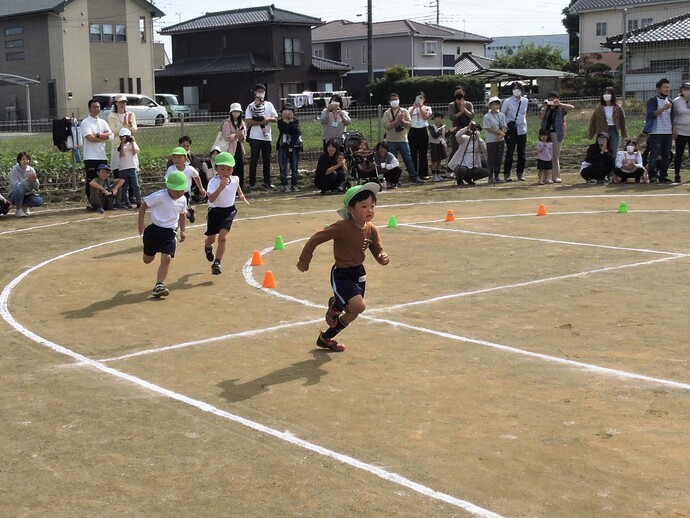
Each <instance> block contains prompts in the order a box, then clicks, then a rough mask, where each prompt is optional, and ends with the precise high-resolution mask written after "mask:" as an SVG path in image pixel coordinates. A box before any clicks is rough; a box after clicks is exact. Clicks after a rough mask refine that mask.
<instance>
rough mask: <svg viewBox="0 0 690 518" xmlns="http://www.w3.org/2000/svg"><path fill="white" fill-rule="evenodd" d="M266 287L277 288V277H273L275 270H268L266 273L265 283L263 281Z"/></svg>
mask: <svg viewBox="0 0 690 518" xmlns="http://www.w3.org/2000/svg"><path fill="white" fill-rule="evenodd" d="M263 287H264V288H275V287H276V278H275V277H273V272H272V271H271V270H268V271H267V272H266V274H265V275H264V283H263Z"/></svg>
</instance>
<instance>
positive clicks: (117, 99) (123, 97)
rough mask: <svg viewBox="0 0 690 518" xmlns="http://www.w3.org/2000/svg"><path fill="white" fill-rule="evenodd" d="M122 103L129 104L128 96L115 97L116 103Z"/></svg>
mask: <svg viewBox="0 0 690 518" xmlns="http://www.w3.org/2000/svg"><path fill="white" fill-rule="evenodd" d="M120 101H124V102H127V96H126V95H122V94H120V95H116V96H115V102H116V103H119V102H120Z"/></svg>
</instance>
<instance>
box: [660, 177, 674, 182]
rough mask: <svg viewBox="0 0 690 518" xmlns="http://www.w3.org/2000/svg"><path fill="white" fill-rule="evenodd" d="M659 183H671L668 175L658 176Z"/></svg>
mask: <svg viewBox="0 0 690 518" xmlns="http://www.w3.org/2000/svg"><path fill="white" fill-rule="evenodd" d="M659 183H673V182H672V181H671V179H670V178H669V177H668V176H662V177H661V178H659Z"/></svg>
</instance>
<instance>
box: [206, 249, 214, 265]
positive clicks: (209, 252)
mask: <svg viewBox="0 0 690 518" xmlns="http://www.w3.org/2000/svg"><path fill="white" fill-rule="evenodd" d="M204 252H206V259H208V262H209V263H212V262H213V261H215V259H216V257H215V256H214V255H213V247H212V246H209V247H206V246H204Z"/></svg>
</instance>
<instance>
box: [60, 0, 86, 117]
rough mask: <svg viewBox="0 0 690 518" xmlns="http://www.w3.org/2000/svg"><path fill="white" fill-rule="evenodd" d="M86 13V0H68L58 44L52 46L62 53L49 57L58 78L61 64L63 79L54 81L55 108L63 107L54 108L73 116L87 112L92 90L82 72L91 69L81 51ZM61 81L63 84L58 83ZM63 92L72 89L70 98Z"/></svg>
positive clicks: (84, 37)
mask: <svg viewBox="0 0 690 518" xmlns="http://www.w3.org/2000/svg"><path fill="white" fill-rule="evenodd" d="M81 13H84V14H83V15H82V14H81ZM87 13H88V6H87V0H74V1H73V2H70V3H68V4H67V8H66V9H65V12H64V13H63V19H64V18H67V19H68V20H69V21H68V22H65V21H61V27H62V31H61V32H62V34H61V38H62V46H61V47H55V48H56V49H57V50H58V51H59V49H62V55H56V56H54V57H53V63H54V64H55V67H54V70H55V72H56V77H55V79H56V80H57V79H58V77H57V76H58V75H59V70H58V69H59V66H60V64H62V67H63V74H62V75H63V79H64V83H61V82H60V81H59V80H58V81H57V98H58V108H60V107H62V106H64V107H65V108H64V111H62V110H61V111H58V114H60V115H62V114H64V115H71V114H72V113H74V114H75V116H77V117H80V118H83V117H85V116H87V115H88V113H89V112H88V108H87V106H86V103H87V101H88V100H89V99H90V98H91V94H92V91H91V75H90V74H88V73H85V71H88V70H90V69H91V55H90V54H89V52H87V51H85V49H88V48H89V22H88V16H87ZM55 38H56V39H57V38H58V36H57V35H55ZM51 40H52V38H51ZM51 43H52V41H51ZM56 61H57V64H56ZM62 85H64V87H61V86H62ZM67 92H72V93H73V96H72V99H71V100H70V99H68V97H67Z"/></svg>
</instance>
